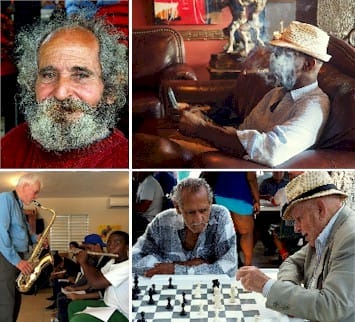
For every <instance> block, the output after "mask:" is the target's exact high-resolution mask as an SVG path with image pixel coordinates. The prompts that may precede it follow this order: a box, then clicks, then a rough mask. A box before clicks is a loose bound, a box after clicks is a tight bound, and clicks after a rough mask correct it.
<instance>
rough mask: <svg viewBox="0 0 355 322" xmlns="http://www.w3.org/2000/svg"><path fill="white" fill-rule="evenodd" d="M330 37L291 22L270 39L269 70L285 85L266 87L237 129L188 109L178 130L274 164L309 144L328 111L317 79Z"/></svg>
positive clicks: (240, 153)
mask: <svg viewBox="0 0 355 322" xmlns="http://www.w3.org/2000/svg"><path fill="white" fill-rule="evenodd" d="M328 41H329V36H328V35H327V34H326V33H325V32H324V31H322V30H320V29H319V28H317V27H315V26H312V25H309V24H305V23H300V22H297V21H293V22H292V23H291V24H290V25H289V27H288V28H286V29H285V30H284V31H283V32H282V33H279V34H278V35H277V37H275V39H273V40H272V41H270V45H272V50H273V51H272V53H271V56H270V72H271V73H272V74H273V75H274V76H275V78H276V80H277V81H278V83H279V84H280V85H281V86H282V87H276V88H274V89H272V90H271V91H270V92H268V93H267V94H266V95H265V96H264V97H263V98H262V99H261V101H260V102H259V103H258V104H257V105H256V106H255V107H254V108H253V109H252V111H251V113H250V114H249V115H248V116H247V117H246V118H245V120H244V121H243V123H242V124H241V125H239V126H238V128H237V129H236V128H234V127H221V126H218V125H215V124H213V123H211V122H207V121H206V120H204V119H203V118H201V117H200V115H198V114H196V113H195V114H194V113H193V112H191V111H189V110H188V108H187V109H184V110H183V111H182V112H181V117H180V122H179V129H180V131H181V132H182V134H184V135H186V136H191V137H197V138H201V139H203V140H205V141H207V142H209V143H210V144H212V145H213V146H215V147H216V148H218V149H219V150H220V151H222V152H225V153H228V154H231V155H233V156H236V157H240V158H244V159H246V160H252V161H255V162H258V163H261V164H264V165H267V166H270V167H274V166H277V165H279V164H281V163H283V162H285V161H287V160H288V159H290V158H292V157H293V156H295V155H297V154H298V153H300V152H302V151H304V150H306V149H308V148H309V147H311V146H312V145H313V144H314V143H316V141H317V139H318V137H319V135H320V134H321V132H322V130H323V128H324V126H325V124H326V121H327V118H328V115H329V109H330V102H329V98H328V96H327V95H326V94H325V93H324V92H323V91H322V90H321V89H320V88H319V87H318V82H317V75H318V72H319V70H320V68H321V66H322V64H323V62H328V61H329V59H330V58H331V56H330V55H328V54H327V46H328Z"/></svg>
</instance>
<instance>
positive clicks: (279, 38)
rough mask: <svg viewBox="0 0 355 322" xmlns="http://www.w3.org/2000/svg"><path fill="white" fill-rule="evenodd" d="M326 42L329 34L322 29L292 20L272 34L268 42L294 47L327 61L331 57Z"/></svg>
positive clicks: (274, 44)
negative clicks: (271, 38)
mask: <svg viewBox="0 0 355 322" xmlns="http://www.w3.org/2000/svg"><path fill="white" fill-rule="evenodd" d="M328 42H329V36H328V35H327V33H326V32H324V31H323V30H321V29H319V28H317V27H315V26H313V25H309V24H307V23H302V22H298V21H292V22H291V24H290V25H289V26H288V27H287V28H286V29H285V30H284V31H283V32H281V33H279V32H277V33H275V34H274V39H273V40H271V41H270V44H271V45H273V46H278V47H285V48H290V49H294V50H296V51H299V52H302V53H304V54H307V55H309V56H312V57H314V58H317V59H320V60H322V61H324V62H328V61H329V60H330V58H332V56H330V55H328V54H327V47H328Z"/></svg>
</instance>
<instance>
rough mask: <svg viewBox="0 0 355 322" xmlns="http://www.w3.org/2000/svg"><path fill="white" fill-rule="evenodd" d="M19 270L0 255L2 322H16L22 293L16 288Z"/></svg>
mask: <svg viewBox="0 0 355 322" xmlns="http://www.w3.org/2000/svg"><path fill="white" fill-rule="evenodd" d="M18 274H19V270H18V269H17V268H16V267H15V266H13V265H12V264H10V263H9V262H8V261H7V260H6V259H5V257H4V256H3V255H2V254H1V253H0V322H11V321H13V322H16V320H17V317H18V314H19V312H20V306H21V293H20V292H19V291H18V290H17V288H16V278H17V275H18Z"/></svg>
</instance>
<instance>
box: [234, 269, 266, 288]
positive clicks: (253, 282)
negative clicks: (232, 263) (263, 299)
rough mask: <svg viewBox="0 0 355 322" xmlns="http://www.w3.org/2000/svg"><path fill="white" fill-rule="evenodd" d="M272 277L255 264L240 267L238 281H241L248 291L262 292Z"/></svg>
mask: <svg viewBox="0 0 355 322" xmlns="http://www.w3.org/2000/svg"><path fill="white" fill-rule="evenodd" d="M269 279H270V277H268V276H267V275H265V274H264V273H263V272H262V271H261V270H260V269H258V268H257V267H255V266H244V267H241V268H239V269H238V272H237V281H241V283H242V285H243V287H244V288H245V289H246V290H248V291H255V292H259V293H262V291H263V287H264V285H265V283H266V282H267V281H268V280H269Z"/></svg>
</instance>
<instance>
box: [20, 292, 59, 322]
mask: <svg viewBox="0 0 355 322" xmlns="http://www.w3.org/2000/svg"><path fill="white" fill-rule="evenodd" d="M51 295H52V289H51V288H48V289H42V290H39V291H38V293H37V295H22V305H21V311H20V315H19V317H18V319H17V322H50V321H51V319H52V318H54V317H55V315H54V311H52V310H50V311H48V310H46V309H45V307H46V306H48V305H50V304H52V301H48V300H46V298H47V297H50V296H51Z"/></svg>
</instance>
